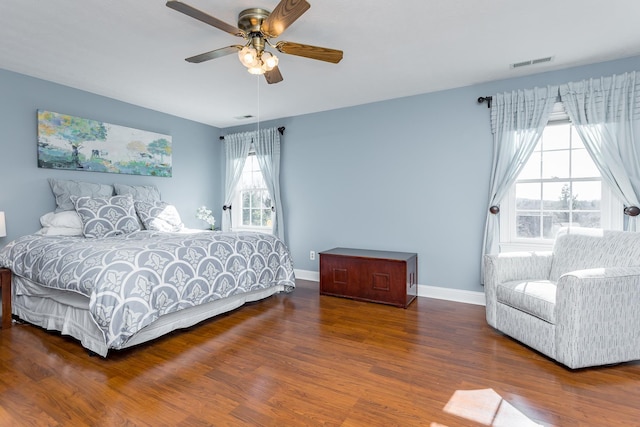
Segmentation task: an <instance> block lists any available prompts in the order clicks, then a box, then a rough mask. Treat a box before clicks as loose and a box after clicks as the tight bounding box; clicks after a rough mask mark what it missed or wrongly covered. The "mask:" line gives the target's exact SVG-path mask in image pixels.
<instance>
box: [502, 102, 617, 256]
mask: <svg viewBox="0 0 640 427" xmlns="http://www.w3.org/2000/svg"><path fill="white" fill-rule="evenodd" d="M554 111H555V113H554V115H553V116H552V120H550V122H549V124H548V125H547V126H546V128H545V129H544V132H543V134H542V138H541V139H540V141H538V145H537V146H536V148H535V150H534V151H533V153H532V155H531V157H530V158H529V160H528V161H527V164H526V165H525V167H524V168H523V169H522V171H521V172H520V175H519V176H518V178H517V180H516V182H515V184H514V185H513V187H512V188H511V191H510V193H509V195H508V197H506V199H505V201H504V202H503V203H502V204H501V219H500V227H501V229H500V240H501V251H508V250H528V249H540V246H548V247H550V246H551V245H552V244H553V239H554V237H555V235H556V233H557V231H558V229H560V228H561V227H567V226H576V227H590V228H613V229H621V228H622V219H621V218H619V217H620V216H621V215H620V214H619V213H620V212H622V205H621V204H620V202H619V201H617V200H616V199H615V198H614V197H612V195H611V193H610V191H609V188H608V186H607V185H606V184H605V183H604V182H603V181H602V178H601V175H600V172H599V170H598V168H597V167H596V165H595V164H594V162H593V160H591V156H590V155H589V153H588V152H587V150H586V148H585V146H584V144H583V143H582V140H581V139H580V137H579V136H578V133H577V132H576V130H575V128H574V126H573V125H572V124H571V122H569V120H568V118H567V116H566V113H564V108H563V107H562V104H560V103H559V104H558V105H556V108H555V109H554ZM612 212H618V215H615V214H613V215H612Z"/></svg>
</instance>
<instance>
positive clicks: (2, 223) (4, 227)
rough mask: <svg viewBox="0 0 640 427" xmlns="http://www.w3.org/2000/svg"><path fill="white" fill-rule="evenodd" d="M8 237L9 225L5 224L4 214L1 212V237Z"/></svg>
mask: <svg viewBox="0 0 640 427" xmlns="http://www.w3.org/2000/svg"><path fill="white" fill-rule="evenodd" d="M6 235H7V225H6V224H5V222H4V212H0V237H5V236H6Z"/></svg>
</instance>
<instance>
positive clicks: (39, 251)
mask: <svg viewBox="0 0 640 427" xmlns="http://www.w3.org/2000/svg"><path fill="white" fill-rule="evenodd" d="M0 266H2V267H6V268H9V269H11V271H12V277H13V287H12V292H13V309H12V311H13V314H14V315H15V316H17V317H18V318H20V319H23V320H25V321H27V322H29V323H32V324H35V325H38V326H41V327H43V328H45V329H49V330H55V331H59V332H61V333H62V334H64V335H70V336H72V337H74V338H76V339H77V340H79V341H80V342H81V344H82V345H83V346H84V347H85V348H87V349H88V350H89V351H90V352H93V353H96V354H98V355H101V356H103V357H106V356H107V354H108V352H109V351H110V350H120V349H124V348H127V347H131V346H134V345H138V344H141V343H143V342H147V341H149V340H152V339H155V338H157V337H159V336H162V335H164V334H166V333H168V332H171V331H173V330H176V329H180V328H186V327H189V326H192V325H195V324H196V323H199V322H201V321H203V320H205V319H208V318H211V317H213V316H216V315H219V314H221V313H225V312H228V311H231V310H233V309H235V308H238V307H240V306H241V305H243V304H245V303H246V302H250V301H257V300H260V299H263V298H267V297H269V296H271V295H273V294H275V293H278V292H291V291H292V290H293V289H294V287H295V276H294V272H293V263H292V260H291V256H290V253H289V250H288V248H287V247H286V245H285V244H284V243H283V242H282V241H281V240H279V239H278V238H277V237H275V236H272V235H270V234H264V233H250V232H233V233H222V232H212V231H196V232H194V231H191V232H184V231H182V232H165V231H150V230H142V229H141V230H137V231H133V232H129V233H126V234H121V235H115V236H110V237H104V238H100V237H98V238H85V237H83V236H65V235H57V234H56V235H47V234H46V233H40V234H30V235H26V236H22V237H20V238H18V239H16V240H14V241H12V242H10V243H9V244H8V245H6V246H5V247H4V248H2V250H0Z"/></svg>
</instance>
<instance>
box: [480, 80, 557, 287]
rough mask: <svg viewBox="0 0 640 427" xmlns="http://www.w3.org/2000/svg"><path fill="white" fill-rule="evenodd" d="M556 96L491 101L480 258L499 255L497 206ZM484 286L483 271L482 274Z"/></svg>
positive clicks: (544, 91) (533, 92)
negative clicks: (487, 186)
mask: <svg viewBox="0 0 640 427" xmlns="http://www.w3.org/2000/svg"><path fill="white" fill-rule="evenodd" d="M557 96H558V87H557V86H547V87H545V88H534V89H527V90H518V91H513V92H511V93H507V92H505V93H499V94H497V95H496V96H494V97H493V99H492V106H491V132H492V133H493V164H492V166H491V181H490V192H489V204H488V205H487V211H488V212H487V220H486V224H485V230H484V242H483V246H482V256H483V258H484V255H485V254H493V253H498V251H499V247H498V244H499V242H500V213H499V211H500V208H499V207H500V202H501V201H502V199H503V198H504V197H505V195H506V194H507V191H509V188H510V187H511V186H512V185H513V183H514V182H515V180H516V178H517V177H518V175H519V174H520V171H521V170H522V168H523V167H524V165H525V163H526V162H527V159H529V156H531V153H532V152H533V149H534V148H535V147H536V144H537V142H538V140H539V139H540V136H542V131H543V130H544V127H545V126H546V124H547V121H548V120H549V115H550V114H551V110H552V109H553V104H554V103H555V101H556V98H557ZM482 280H483V282H484V269H483V271H482Z"/></svg>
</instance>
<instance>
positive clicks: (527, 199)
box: [516, 182, 542, 209]
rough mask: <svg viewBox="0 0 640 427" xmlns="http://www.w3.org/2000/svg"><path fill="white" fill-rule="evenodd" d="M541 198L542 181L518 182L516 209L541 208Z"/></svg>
mask: <svg viewBox="0 0 640 427" xmlns="http://www.w3.org/2000/svg"><path fill="white" fill-rule="evenodd" d="M541 200H542V187H541V186H540V183H538V182H534V183H516V209H540V207H541Z"/></svg>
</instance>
